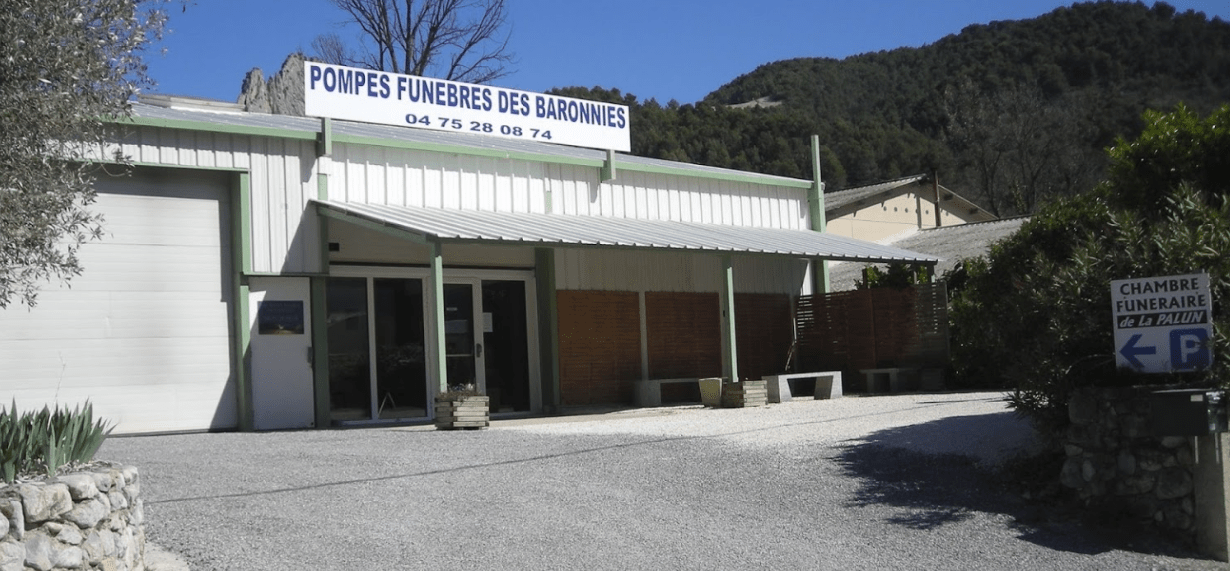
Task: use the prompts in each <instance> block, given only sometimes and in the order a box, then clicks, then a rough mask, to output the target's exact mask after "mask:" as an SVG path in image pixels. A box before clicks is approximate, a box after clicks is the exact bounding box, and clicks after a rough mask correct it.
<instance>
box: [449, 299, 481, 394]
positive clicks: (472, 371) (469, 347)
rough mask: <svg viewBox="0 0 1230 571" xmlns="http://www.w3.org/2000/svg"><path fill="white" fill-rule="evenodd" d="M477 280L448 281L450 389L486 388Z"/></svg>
mask: <svg viewBox="0 0 1230 571" xmlns="http://www.w3.org/2000/svg"><path fill="white" fill-rule="evenodd" d="M474 301H475V299H474V284H473V283H456V282H449V283H445V284H444V358H445V360H446V363H445V369H446V374H447V375H448V387H449V389H450V390H455V389H458V388H466V387H468V388H472V389H477V390H480V391H481V390H483V389H484V388H485V387H484V385H483V379H482V375H481V373H482V372H483V367H482V361H483V343H482V339H480V338H478V337H477V335H476V334H475V331H476V329H475V327H474V314H475V313H476V312H475V310H474Z"/></svg>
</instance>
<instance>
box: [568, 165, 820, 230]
mask: <svg viewBox="0 0 1230 571" xmlns="http://www.w3.org/2000/svg"><path fill="white" fill-rule="evenodd" d="M551 170H552V172H553V174H554V175H555V176H554V179H553V183H554V184H553V185H552V190H553V197H554V198H555V201H556V204H558V205H559V206H558V208H557V209H556V212H557V213H560V214H573V215H583V216H605V217H615V218H635V219H642V220H673V221H680V222H701V223H708V224H728V225H734V226H756V227H769V228H790V229H799V228H804V227H805V226H806V224H807V218H806V212H807V207H806V199H807V198H806V193H805V192H804V191H803V190H800V189H794V188H787V187H775V186H769V185H760V184H751V183H746V182H735V181H726V180H716V179H702V178H696V177H686V176H678V175H667V174H656V173H645V172H638V171H632V170H619V169H617V170H616V179H615V180H614V181H611V182H607V183H602V184H599V182H598V170H597V169H595V168H592V167H574V166H558V167H555V168H553V169H551Z"/></svg>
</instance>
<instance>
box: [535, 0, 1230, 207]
mask: <svg viewBox="0 0 1230 571" xmlns="http://www.w3.org/2000/svg"><path fill="white" fill-rule="evenodd" d="M554 91H555V92H556V93H560V94H564V95H571V96H574V97H586V98H593V99H602V100H608V101H619V102H621V103H624V104H627V105H630V106H631V107H632V147H633V149H632V150H633V153H635V154H639V155H645V156H652V157H659V158H664V159H671V160H679V161H686V162H694V163H701V164H707V165H713V166H721V167H731V168H737V169H747V170H754V171H760V172H767V173H773V174H780V175H785V176H793V177H800V178H811V176H812V175H811V172H810V171H811V168H810V166H809V165H810V159H809V144H810V143H809V140H810V136H811V135H812V134H818V135H819V136H820V140H821V144H822V149H821V155H822V157H821V161H822V168H823V179H824V180H825V182H826V183H827V184H828V190H830V191H832V190H838V189H841V188H847V187H850V186H856V185H860V184H866V183H870V182H875V181H880V180H885V179H891V178H895V177H898V176H904V175H908V174H914V173H920V172H926V171H929V170H931V169H932V168H935V169H938V171H939V173H940V179H941V182H943V183H944V184H945V185H946V186H949V187H951V188H954V189H956V190H958V191H959V192H962V193H963V194H965V195H967V196H968V197H969V198H972V199H975V200H977V201H979V202H980V203H981V204H983V205H984V206H986V207H987V208H989V209H991V210H992V211H994V212H996V213H998V214H1000V215H1005V216H1006V215H1010V214H1015V213H1020V212H1031V211H1033V209H1034V208H1035V207H1036V206H1037V205H1038V204H1039V202H1040V201H1042V200H1045V199H1046V198H1047V197H1049V196H1055V195H1066V194H1070V193H1072V192H1075V191H1078V190H1083V189H1085V188H1088V187H1089V186H1091V185H1092V184H1093V183H1094V182H1096V181H1097V180H1100V178H1101V175H1102V170H1103V168H1104V164H1105V160H1106V159H1105V153H1104V152H1103V149H1105V148H1106V147H1107V146H1109V145H1110V144H1112V143H1113V142H1114V140H1115V138H1116V137H1127V138H1131V137H1134V136H1135V135H1137V134H1138V133H1139V132H1140V130H1141V127H1142V125H1141V123H1140V117H1141V114H1142V113H1143V111H1144V110H1145V109H1161V110H1170V109H1172V108H1173V107H1174V106H1175V105H1176V104H1178V103H1184V104H1186V105H1187V106H1188V107H1189V108H1190V109H1192V110H1194V111H1197V112H1199V113H1201V114H1205V113H1208V112H1209V111H1211V110H1212V109H1213V108H1214V107H1216V106H1217V105H1219V104H1221V103H1225V102H1230V24H1227V23H1226V22H1223V21H1221V20H1220V19H1212V20H1210V19H1208V18H1206V17H1205V16H1204V15H1203V14H1200V13H1195V12H1190V11H1189V12H1186V13H1176V11H1175V10H1174V9H1173V8H1171V7H1170V6H1169V5H1166V4H1162V3H1158V4H1156V5H1154V6H1153V7H1152V8H1150V7H1148V6H1146V5H1144V4H1141V3H1122V2H1094V3H1080V4H1075V5H1072V6H1070V7H1065V8H1059V9H1057V10H1055V11H1053V12H1050V13H1048V14H1045V15H1042V16H1040V17H1038V18H1034V19H1031V20H1020V21H1011V22H992V23H990V24H985V25H981V24H980V25H972V26H969V27H967V28H966V29H964V30H962V31H961V33H959V34H955V35H950V36H947V37H944V38H937V40H936V42H935V43H933V44H930V45H927V46H924V47H921V48H901V49H896V50H892V51H886V52H878V53H869V54H863V55H859V56H854V57H849V58H846V59H843V60H835V59H828V58H802V59H795V60H788V61H781V62H775V63H770V64H766V65H763V66H761V67H760V68H758V69H756V70H754V71H752V72H751V73H748V74H746V75H744V76H742V77H739V78H737V79H735V80H734V81H732V82H730V83H729V84H727V85H725V86H722V87H720V88H719V89H717V90H716V91H714V92H713V93H712V94H710V95H709V96H708V97H706V98H705V99H704V100H703V101H700V102H697V103H694V104H687V105H679V104H678V103H676V102H673V101H672V102H670V103H668V104H666V105H662V104H660V103H659V102H657V101H654V100H649V101H639V100H638V99H637V98H636V97H635V96H634V95H632V94H622V93H620V92H619V90H617V89H614V90H604V89H601V88H594V89H586V88H564V89H557V90H554ZM756 100H760V101H762V102H768V103H770V105H769V106H764V105H761V106H752V107H741V108H734V107H731V106H732V105H735V104H740V103H746V102H751V101H756Z"/></svg>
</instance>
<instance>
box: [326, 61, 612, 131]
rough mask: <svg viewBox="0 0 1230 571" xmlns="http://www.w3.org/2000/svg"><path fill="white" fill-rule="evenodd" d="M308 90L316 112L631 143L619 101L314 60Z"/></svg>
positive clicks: (441, 127) (438, 126)
mask: <svg viewBox="0 0 1230 571" xmlns="http://www.w3.org/2000/svg"><path fill="white" fill-rule="evenodd" d="M303 98H304V99H303V103H304V110H305V112H306V114H307V115H310V116H314V117H329V118H333V119H345V120H349V121H363V122H365V123H377V124H381V125H394V126H401V127H415V128H419V129H431V130H435V131H447V132H456V133H473V134H478V135H488V136H492V137H504V138H509V139H520V140H525V141H540V142H543V143H557V144H561V145H573V146H577V147H591V148H597V149H613V150H616V151H624V152H627V151H630V150H632V137H631V134H630V133H631V131H630V130H629V124H628V119H629V115H628V107H627V106H626V105H617V104H614V103H603V102H598V101H587V100H584V99H574V98H571V97H560V96H558V95H547V94H543V93H531V92H528V91H518V90H515V89H504V88H500V87H492V86H489V85H473V84H469V83H458V82H456V81H445V80H443V79H431V78H426V77H416V76H413V75H402V74H398V73H388V72H384V71H373V70H368V69H358V68H352V67H344V66H340V65H330V64H325V63H317V62H310V61H309V62H304V63H303Z"/></svg>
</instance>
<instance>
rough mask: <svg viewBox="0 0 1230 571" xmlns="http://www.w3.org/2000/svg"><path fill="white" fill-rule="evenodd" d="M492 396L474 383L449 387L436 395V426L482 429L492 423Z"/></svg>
mask: <svg viewBox="0 0 1230 571" xmlns="http://www.w3.org/2000/svg"><path fill="white" fill-rule="evenodd" d="M490 407H491V398H490V397H488V396H487V395H484V394H482V393H481V392H479V391H478V390H477V389H475V388H474V385H462V386H454V387H449V390H448V391H447V392H443V393H440V394H438V395H436V428H438V429H440V430H457V429H462V428H471V429H482V428H487V426H488V425H490V424H491V422H490V421H491V414H490V410H491V409H490Z"/></svg>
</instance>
